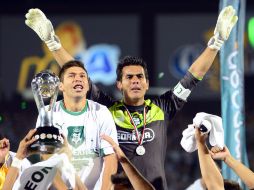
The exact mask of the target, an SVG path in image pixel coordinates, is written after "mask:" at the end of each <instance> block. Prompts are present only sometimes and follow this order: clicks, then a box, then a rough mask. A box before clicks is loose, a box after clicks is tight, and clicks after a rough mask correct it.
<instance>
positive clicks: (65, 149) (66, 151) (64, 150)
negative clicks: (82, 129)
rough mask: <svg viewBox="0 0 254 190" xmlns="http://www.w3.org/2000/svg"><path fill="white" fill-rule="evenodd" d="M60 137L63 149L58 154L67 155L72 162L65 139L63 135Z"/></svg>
mask: <svg viewBox="0 0 254 190" xmlns="http://www.w3.org/2000/svg"><path fill="white" fill-rule="evenodd" d="M62 137H63V139H64V144H63V147H62V148H61V149H60V150H59V152H58V154H62V153H65V154H66V155H67V157H68V159H69V160H70V161H71V160H72V152H71V150H70V148H69V145H68V142H67V139H66V137H65V136H64V135H62Z"/></svg>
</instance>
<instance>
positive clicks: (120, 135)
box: [117, 128, 155, 144]
mask: <svg viewBox="0 0 254 190" xmlns="http://www.w3.org/2000/svg"><path fill="white" fill-rule="evenodd" d="M141 134H142V130H141V131H139V136H141ZM154 137H155V133H154V131H153V130H152V129H150V128H146V129H145V133H144V140H143V142H150V141H153V139H154ZM117 139H118V142H119V143H128V144H138V139H137V136H136V133H135V130H134V131H129V132H128V131H122V130H117Z"/></svg>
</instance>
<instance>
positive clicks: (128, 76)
mask: <svg viewBox="0 0 254 190" xmlns="http://www.w3.org/2000/svg"><path fill="white" fill-rule="evenodd" d="M122 73H123V75H122V81H118V82H117V87H118V89H119V90H121V91H122V93H123V98H124V102H125V103H126V104H128V105H142V104H143V103H144V96H145V93H146V91H147V90H148V88H149V82H148V80H146V78H145V72H144V69H143V67H141V66H138V65H131V66H125V67H124V68H123V72H122Z"/></svg>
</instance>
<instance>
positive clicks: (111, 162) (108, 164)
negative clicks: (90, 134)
mask: <svg viewBox="0 0 254 190" xmlns="http://www.w3.org/2000/svg"><path fill="white" fill-rule="evenodd" d="M116 172H117V159H116V156H115V154H110V155H107V156H105V157H104V171H103V178H102V187H101V190H109V189H110V188H111V186H112V182H111V175H113V174H115V173H116Z"/></svg>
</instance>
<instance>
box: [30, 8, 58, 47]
mask: <svg viewBox="0 0 254 190" xmlns="http://www.w3.org/2000/svg"><path fill="white" fill-rule="evenodd" d="M25 17H26V21H25V23H26V25H27V26H29V27H30V28H31V29H32V30H33V31H35V33H36V34H37V35H38V36H39V37H40V39H41V40H42V41H44V42H45V43H46V45H47V46H48V48H49V50H50V51H56V50H58V49H60V48H61V47H62V46H61V43H60V40H59V38H58V37H57V36H56V35H55V31H54V28H53V25H52V23H51V22H50V20H49V19H47V17H46V16H45V14H44V13H43V12H42V11H41V10H40V9H29V11H28V13H27V14H26V16H25Z"/></svg>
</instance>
